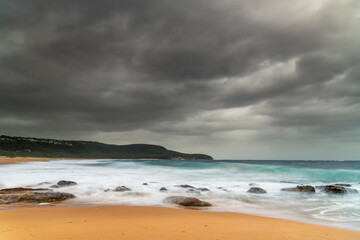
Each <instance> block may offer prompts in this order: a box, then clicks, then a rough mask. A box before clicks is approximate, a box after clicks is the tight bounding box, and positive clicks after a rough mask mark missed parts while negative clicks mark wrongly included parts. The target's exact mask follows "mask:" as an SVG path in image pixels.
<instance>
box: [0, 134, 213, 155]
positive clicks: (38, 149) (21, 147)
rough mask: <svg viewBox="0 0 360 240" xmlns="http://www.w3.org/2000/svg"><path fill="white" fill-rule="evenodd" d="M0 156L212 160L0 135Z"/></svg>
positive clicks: (152, 148)
mask: <svg viewBox="0 0 360 240" xmlns="http://www.w3.org/2000/svg"><path fill="white" fill-rule="evenodd" d="M0 156H8V157H47V158H109V159H140V158H149V159H152V158H156V159H193V160H201V159H213V158H212V157H211V156H208V155H205V154H186V153H180V152H176V151H171V150H167V149H166V148H164V147H162V146H157V145H149V144H130V145H112V144H104V143H99V142H90V141H68V140H55V139H44V138H30V137H10V136H4V135H1V136H0Z"/></svg>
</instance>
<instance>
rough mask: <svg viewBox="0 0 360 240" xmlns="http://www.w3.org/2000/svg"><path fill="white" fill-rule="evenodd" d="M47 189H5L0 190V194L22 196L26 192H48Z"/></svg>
mask: <svg viewBox="0 0 360 240" xmlns="http://www.w3.org/2000/svg"><path fill="white" fill-rule="evenodd" d="M47 190H49V189H47V188H22V187H19V188H5V189H1V190H0V194H21V193H26V192H35V191H47Z"/></svg>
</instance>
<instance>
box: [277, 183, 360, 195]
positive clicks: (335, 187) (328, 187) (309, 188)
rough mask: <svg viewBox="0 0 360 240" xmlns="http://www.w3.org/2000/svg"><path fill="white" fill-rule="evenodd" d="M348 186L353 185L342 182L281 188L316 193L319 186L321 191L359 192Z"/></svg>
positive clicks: (336, 192)
mask: <svg viewBox="0 0 360 240" xmlns="http://www.w3.org/2000/svg"><path fill="white" fill-rule="evenodd" d="M345 186H346V187H345ZM348 187H351V185H350V184H340V183H338V184H333V185H324V186H316V187H313V186H310V185H298V186H296V187H292V188H283V189H281V191H287V192H307V193H315V188H317V189H319V190H320V192H325V193H331V194H345V193H358V191H357V190H356V189H352V188H348Z"/></svg>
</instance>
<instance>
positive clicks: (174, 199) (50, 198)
mask: <svg viewBox="0 0 360 240" xmlns="http://www.w3.org/2000/svg"><path fill="white" fill-rule="evenodd" d="M50 184H52V183H51V182H43V183H39V184H38V186H41V185H50ZM73 185H77V183H76V182H74V181H66V180H61V181H59V182H57V184H55V185H51V188H62V187H67V186H73ZM143 185H145V186H146V185H148V183H144V184H143ZM249 186H250V188H249V190H248V191H247V192H248V193H254V194H266V193H267V191H266V190H265V189H263V188H261V187H258V186H257V184H255V183H251V184H249ZM174 187H178V188H184V189H187V191H186V192H187V193H196V194H201V192H209V191H210V190H209V189H208V188H203V187H194V186H191V185H187V184H183V185H175V186H174ZM350 187H351V185H350V184H342V183H338V184H333V185H324V186H316V187H314V186H311V185H298V186H296V187H291V188H283V189H281V191H286V192H303V193H315V192H316V189H318V191H320V192H325V193H332V194H345V193H358V191H357V190H356V189H352V188H350ZM218 189H221V190H223V191H228V190H226V189H225V188H223V187H218ZM110 191H113V192H124V193H123V194H125V195H129V196H136V197H140V196H141V197H143V196H147V195H148V193H141V192H132V189H131V188H128V187H126V186H118V187H116V188H115V189H113V190H111V189H106V190H104V192H110ZM159 191H160V192H164V193H166V192H168V189H167V188H166V187H161V188H160V189H159ZM71 198H75V195H73V194H71V193H65V192H55V191H53V190H51V189H47V188H21V187H20V188H7V189H2V190H0V204H12V203H55V202H60V201H64V200H67V199H71ZM163 202H165V203H171V204H177V205H179V206H184V207H209V206H212V204H211V203H209V202H206V201H202V200H200V199H198V198H195V197H186V196H170V197H166V198H165V199H164V200H163Z"/></svg>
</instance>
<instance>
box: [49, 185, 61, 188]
mask: <svg viewBox="0 0 360 240" xmlns="http://www.w3.org/2000/svg"><path fill="white" fill-rule="evenodd" d="M50 187H51V188H59V187H60V186H59V185H51V186H50Z"/></svg>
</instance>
